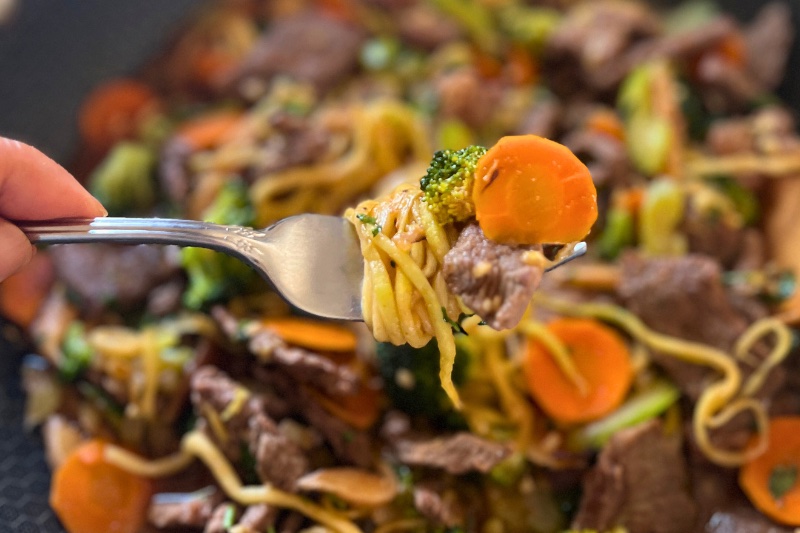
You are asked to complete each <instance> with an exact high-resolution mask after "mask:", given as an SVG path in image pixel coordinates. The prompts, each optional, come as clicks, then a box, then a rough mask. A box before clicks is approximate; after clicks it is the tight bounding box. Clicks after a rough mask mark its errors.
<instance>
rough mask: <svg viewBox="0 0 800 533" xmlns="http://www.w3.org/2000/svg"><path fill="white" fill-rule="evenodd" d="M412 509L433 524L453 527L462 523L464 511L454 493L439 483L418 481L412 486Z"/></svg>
mask: <svg viewBox="0 0 800 533" xmlns="http://www.w3.org/2000/svg"><path fill="white" fill-rule="evenodd" d="M414 508H415V509H416V510H417V511H418V512H419V514H421V515H422V516H424V517H425V518H427V519H428V520H430V521H431V522H433V523H434V524H437V525H441V526H445V527H455V526H458V525H462V524H463V523H464V509H463V507H462V505H461V502H459V501H458V499H457V497H456V493H455V491H452V490H451V491H446V490H443V487H441V483H436V482H432V481H427V482H426V481H420V482H418V483H416V484H415V485H414Z"/></svg>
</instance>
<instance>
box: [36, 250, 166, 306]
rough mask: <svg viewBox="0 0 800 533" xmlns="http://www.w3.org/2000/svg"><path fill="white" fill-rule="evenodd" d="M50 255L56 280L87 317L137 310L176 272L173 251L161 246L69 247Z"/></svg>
mask: <svg viewBox="0 0 800 533" xmlns="http://www.w3.org/2000/svg"><path fill="white" fill-rule="evenodd" d="M51 254H52V257H53V261H54V263H55V267H56V272H57V274H58V277H59V278H60V279H61V280H62V281H64V282H65V283H66V284H67V287H69V289H70V290H72V291H73V292H74V293H75V295H76V296H78V298H79V304H80V305H81V306H82V307H83V308H84V309H85V310H87V311H88V312H90V313H96V312H100V311H102V310H104V309H105V308H106V307H107V306H113V307H114V308H115V309H117V310H120V311H125V310H131V309H133V308H136V307H137V306H139V305H141V304H143V303H144V302H145V300H146V299H147V297H148V295H149V294H150V292H151V291H152V290H153V289H154V288H155V287H157V286H158V285H160V284H162V283H164V282H166V281H168V280H170V279H171V278H172V277H173V276H175V275H177V274H178V272H179V268H178V263H177V261H176V260H175V259H174V257H173V256H174V250H173V249H172V248H170V247H164V246H149V245H141V246H120V245H114V244H71V245H69V246H53V247H52V248H51Z"/></svg>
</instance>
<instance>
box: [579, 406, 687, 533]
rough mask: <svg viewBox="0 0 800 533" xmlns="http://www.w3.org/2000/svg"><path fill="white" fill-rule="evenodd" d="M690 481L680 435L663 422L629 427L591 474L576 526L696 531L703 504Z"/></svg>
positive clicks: (644, 532)
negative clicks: (694, 495)
mask: <svg viewBox="0 0 800 533" xmlns="http://www.w3.org/2000/svg"><path fill="white" fill-rule="evenodd" d="M688 481H689V478H688V475H687V469H686V462H685V459H684V457H683V454H682V452H681V443H680V440H679V439H678V438H676V437H669V436H666V435H665V434H664V432H663V429H662V427H661V425H660V423H659V422H656V421H653V422H646V423H644V424H640V425H638V426H635V427H632V428H629V429H624V430H622V431H620V432H618V433H616V434H614V436H613V437H612V438H611V440H610V441H609V443H608V444H606V446H605V447H604V448H603V450H602V451H601V452H600V456H599V457H598V459H597V464H596V465H595V466H594V467H592V469H591V470H590V471H589V473H588V474H587V476H586V478H585V480H584V485H583V498H582V499H581V504H580V508H579V509H578V513H577V515H576V516H575V519H574V521H573V523H572V527H573V528H575V529H584V528H586V529H596V530H598V531H604V530H608V529H611V528H613V527H614V526H618V525H621V526H624V527H625V528H626V529H627V531H629V532H630V533H654V532H659V533H672V532H674V533H684V532H686V531H691V529H692V526H693V524H694V520H695V515H696V512H697V510H696V507H695V503H694V502H693V501H692V497H691V495H690V494H689V490H688Z"/></svg>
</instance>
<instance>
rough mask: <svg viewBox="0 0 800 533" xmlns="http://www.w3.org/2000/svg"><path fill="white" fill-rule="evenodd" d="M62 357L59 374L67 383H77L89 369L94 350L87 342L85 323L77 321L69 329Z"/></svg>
mask: <svg viewBox="0 0 800 533" xmlns="http://www.w3.org/2000/svg"><path fill="white" fill-rule="evenodd" d="M61 355H62V357H61V360H60V361H59V363H58V373H59V374H60V375H61V377H62V378H63V379H65V380H67V381H75V380H76V379H78V378H79V377H80V376H81V375H82V374H83V373H84V372H85V371H86V369H88V368H89V362H90V361H91V360H92V348H91V346H89V343H88V342H87V341H86V328H84V326H83V322H78V321H75V322H73V323H71V324H70V325H69V327H67V331H66V332H65V333H64V339H63V340H62V341H61Z"/></svg>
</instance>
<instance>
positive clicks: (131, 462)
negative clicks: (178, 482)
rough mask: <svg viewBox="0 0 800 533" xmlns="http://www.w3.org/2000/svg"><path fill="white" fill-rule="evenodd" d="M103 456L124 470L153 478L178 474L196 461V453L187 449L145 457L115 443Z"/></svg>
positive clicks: (106, 448)
mask: <svg viewBox="0 0 800 533" xmlns="http://www.w3.org/2000/svg"><path fill="white" fill-rule="evenodd" d="M103 457H104V458H105V460H106V461H108V462H109V463H111V464H113V465H114V466H117V467H119V468H121V469H122V470H125V471H127V472H131V473H133V474H138V475H140V476H144V477H152V478H157V477H167V476H171V475H173V474H177V473H178V472H180V471H182V470H185V469H186V468H187V467H188V466H189V465H190V464H192V461H194V455H192V454H190V453H187V452H186V451H180V452H177V453H174V454H172V455H168V456H166V457H162V458H160V459H145V458H143V457H141V456H139V455H136V454H135V453H131V452H129V451H128V450H126V449H124V448H120V447H118V446H114V445H113V444H108V445H106V447H105V449H104V452H103Z"/></svg>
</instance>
